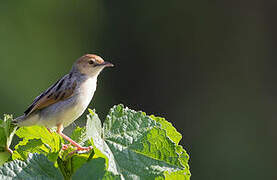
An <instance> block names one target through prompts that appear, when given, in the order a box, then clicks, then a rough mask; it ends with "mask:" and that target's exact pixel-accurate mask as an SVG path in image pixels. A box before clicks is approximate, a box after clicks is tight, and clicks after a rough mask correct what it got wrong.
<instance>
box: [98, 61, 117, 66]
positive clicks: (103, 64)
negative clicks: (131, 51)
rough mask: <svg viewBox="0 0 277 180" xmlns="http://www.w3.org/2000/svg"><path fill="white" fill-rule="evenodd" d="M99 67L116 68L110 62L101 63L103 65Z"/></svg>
mask: <svg viewBox="0 0 277 180" xmlns="http://www.w3.org/2000/svg"><path fill="white" fill-rule="evenodd" d="M99 65H101V66H105V67H113V66H114V65H113V64H112V63H110V62H108V61H105V62H103V63H101V64H99Z"/></svg>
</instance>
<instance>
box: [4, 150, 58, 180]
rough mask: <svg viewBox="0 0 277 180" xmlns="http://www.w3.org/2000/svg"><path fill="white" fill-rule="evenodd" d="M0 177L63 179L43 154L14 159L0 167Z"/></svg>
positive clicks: (44, 179) (29, 179)
mask: <svg viewBox="0 0 277 180" xmlns="http://www.w3.org/2000/svg"><path fill="white" fill-rule="evenodd" d="M0 179H7V180H9V179H28V180H32V179H36V180H40V179H43V180H46V179H53V180H55V179H57V180H60V179H63V176H62V174H61V173H60V172H59V171H58V169H57V168H55V167H54V165H53V162H51V161H49V160H48V159H47V158H46V157H45V156H44V155H41V154H29V157H28V159H27V160H26V161H21V160H14V161H12V162H9V163H6V164H4V165H3V166H2V167H0Z"/></svg>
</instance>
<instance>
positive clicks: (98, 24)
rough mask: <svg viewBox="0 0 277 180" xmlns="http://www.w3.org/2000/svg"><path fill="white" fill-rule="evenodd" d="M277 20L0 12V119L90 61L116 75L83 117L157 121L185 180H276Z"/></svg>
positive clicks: (270, 6)
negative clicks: (169, 134)
mask: <svg viewBox="0 0 277 180" xmlns="http://www.w3.org/2000/svg"><path fill="white" fill-rule="evenodd" d="M275 17H276V1H264V0H255V1H250V0H242V1H205V0H198V1H178V0H172V1H169V0H168V1H167V0H165V1H154V0H148V1H146V0H145V1H122V0H117V1H106V0H83V1H77V0H60V1H38V0H29V1H19V0H17V1H16V0H15V1H4V0H1V1H0V83H1V88H0V100H1V103H0V109H1V111H0V112H1V113H2V114H3V113H9V114H14V116H18V115H21V114H22V113H23V111H24V110H25V109H26V108H27V106H28V105H29V104H30V103H31V102H32V100H33V99H34V98H35V97H36V96H37V95H39V94H40V93H41V92H42V91H43V90H45V89H46V88H48V87H49V86H50V85H51V84H52V83H54V82H55V81H56V80H57V79H58V78H60V77H61V76H63V75H64V74H65V73H67V72H68V71H69V70H70V68H71V66H72V64H73V62H74V61H75V60H76V59H77V58H78V57H80V56H81V55H83V54H85V53H96V54H99V55H100V56H102V57H103V58H104V59H106V60H108V61H111V62H113V63H114V64H115V68H113V69H106V70H104V72H103V73H102V74H101V76H100V77H99V82H98V89H97V92H96V94H95V96H94V99H93V102H92V103H91V105H90V108H95V109H96V110H97V112H98V113H99V115H100V117H101V118H102V120H104V118H105V114H107V112H108V110H109V108H110V107H111V106H112V105H114V104H119V103H123V104H124V105H127V106H128V107H130V108H133V109H136V110H143V111H145V112H146V113H147V114H155V115H159V116H162V117H165V118H166V119H168V120H169V121H170V122H172V123H173V124H174V125H175V127H176V128H177V129H178V131H179V132H181V133H182V135H183V139H182V141H181V144H182V145H183V146H184V147H185V149H186V150H187V151H188V153H189V154H190V157H191V159H190V167H191V172H192V179H200V180H202V179H211V180H215V179H218V180H221V179H224V180H228V179H230V180H233V179H237V180H245V179H251V180H256V179H257V180H258V179H259V180H260V179H276V178H277V175H276V173H275V170H274V169H275V167H276V166H277V158H276V156H275V152H277V145H276V136H277V133H276V132H277V131H276V124H277V123H276V122H277V121H276V115H277V112H276V110H275V109H276V107H277V94H276V91H277V86H276V75H277V72H276V69H275V68H276V65H277V61H276V57H277V51H276V46H277V43H276V42H277V41H276V40H277V36H276V30H277V21H276V19H275ZM84 120H85V116H83V117H82V118H81V119H80V120H78V121H77V122H76V123H75V124H78V123H81V124H82V123H84ZM75 124H74V125H72V126H71V128H72V127H74V126H76V125H75ZM68 131H70V130H68Z"/></svg>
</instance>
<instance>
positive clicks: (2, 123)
mask: <svg viewBox="0 0 277 180" xmlns="http://www.w3.org/2000/svg"><path fill="white" fill-rule="evenodd" d="M16 129H17V128H16V126H15V125H13V124H12V115H7V114H5V115H4V119H3V120H2V119H0V151H5V150H6V149H7V148H8V147H9V146H10V144H11V141H12V138H13V136H14V133H15V131H16Z"/></svg>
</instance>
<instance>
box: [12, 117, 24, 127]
mask: <svg viewBox="0 0 277 180" xmlns="http://www.w3.org/2000/svg"><path fill="white" fill-rule="evenodd" d="M24 120H25V115H23V116H19V117H17V118H15V119H13V120H12V123H13V124H14V125H17V126H20V125H21V124H22V122H24Z"/></svg>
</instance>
